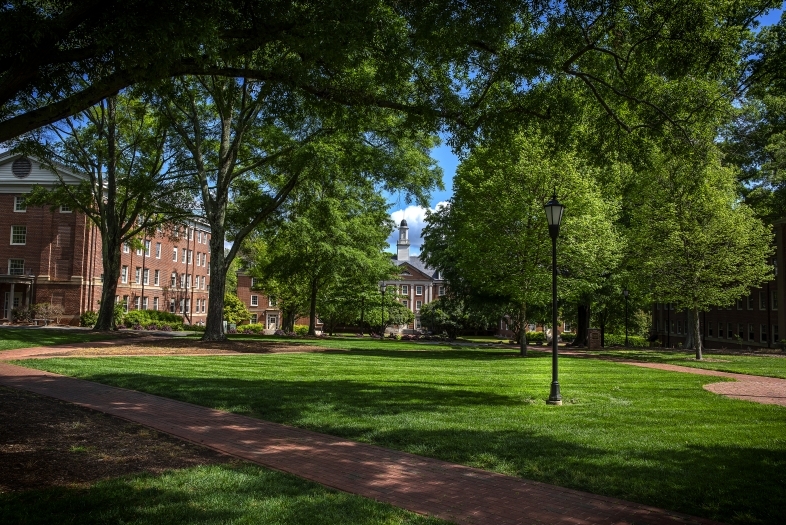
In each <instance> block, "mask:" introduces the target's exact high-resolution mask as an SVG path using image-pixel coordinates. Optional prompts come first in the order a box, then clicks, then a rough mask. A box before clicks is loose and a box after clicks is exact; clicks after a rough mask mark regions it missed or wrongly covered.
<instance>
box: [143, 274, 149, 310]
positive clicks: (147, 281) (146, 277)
mask: <svg viewBox="0 0 786 525" xmlns="http://www.w3.org/2000/svg"><path fill="white" fill-rule="evenodd" d="M142 283H143V284H145V285H148V284H150V268H145V269H144V270H142ZM145 310H147V308H145Z"/></svg>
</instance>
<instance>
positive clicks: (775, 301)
mask: <svg viewBox="0 0 786 525" xmlns="http://www.w3.org/2000/svg"><path fill="white" fill-rule="evenodd" d="M770 296H771V297H770V302H771V303H772V309H773V310H777V309H778V292H776V291H775V290H773V291H772V292H770Z"/></svg>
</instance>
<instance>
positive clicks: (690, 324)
mask: <svg viewBox="0 0 786 525" xmlns="http://www.w3.org/2000/svg"><path fill="white" fill-rule="evenodd" d="M694 315H698V312H694V311H693V310H686V311H685V346H684V348H685V349H686V350H693V348H694V346H695V344H696V337H695V330H694V328H695V326H696V319H694V318H693V317H694Z"/></svg>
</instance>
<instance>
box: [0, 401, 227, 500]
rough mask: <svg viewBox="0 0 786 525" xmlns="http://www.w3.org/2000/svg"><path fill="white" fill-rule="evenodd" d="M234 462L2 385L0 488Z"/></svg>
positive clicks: (67, 483)
mask: <svg viewBox="0 0 786 525" xmlns="http://www.w3.org/2000/svg"><path fill="white" fill-rule="evenodd" d="M232 461H234V459H233V458H231V457H230V456H226V455H223V454H220V453H218V452H215V451H213V450H210V449H207V448H204V447H200V446H197V445H193V444H191V443H188V442H186V441H181V440H179V439H175V438H173V437H171V436H168V435H166V434H161V433H159V432H156V431H154V430H151V429H149V428H147V427H143V426H141V425H138V424H135V423H129V422H127V421H124V420H122V419H119V418H116V417H113V416H109V415H106V414H101V413H100V412H96V411H93V410H90V409H87V408H82V407H79V406H76V405H72V404H70V403H65V402H62V401H57V400H55V399H50V398H48V397H43V396H39V395H37V394H32V393H29V392H23V391H20V390H15V389H12V388H5V387H0V492H15V491H21V490H29V489H37V488H44V487H51V486H84V485H87V484H89V483H92V482H94V481H97V480H100V479H106V478H113V477H117V476H122V475H125V474H133V473H138V472H150V473H161V472H163V471H164V470H168V469H179V468H186V467H192V466H195V465H201V464H216V463H228V462H232Z"/></svg>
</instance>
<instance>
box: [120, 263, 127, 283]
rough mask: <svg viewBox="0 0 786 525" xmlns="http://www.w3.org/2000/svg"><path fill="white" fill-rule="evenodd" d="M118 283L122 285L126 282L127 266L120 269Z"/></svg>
mask: <svg viewBox="0 0 786 525" xmlns="http://www.w3.org/2000/svg"><path fill="white" fill-rule="evenodd" d="M120 282H121V283H123V284H125V283H127V282H128V266H123V267H122V268H120Z"/></svg>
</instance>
